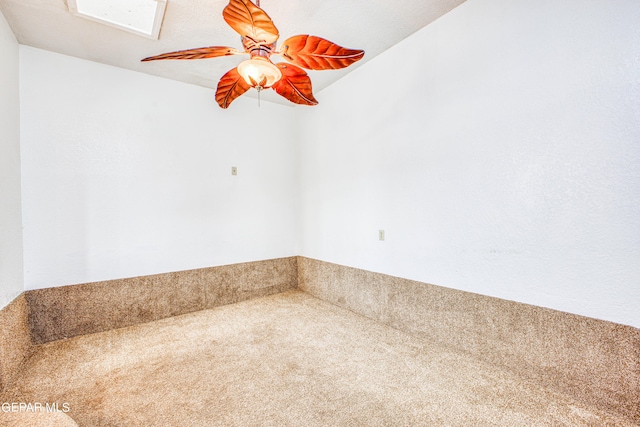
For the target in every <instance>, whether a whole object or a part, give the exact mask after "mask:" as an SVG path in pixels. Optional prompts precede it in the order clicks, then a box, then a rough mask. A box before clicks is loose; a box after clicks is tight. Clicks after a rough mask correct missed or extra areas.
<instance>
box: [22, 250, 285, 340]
mask: <svg viewBox="0 0 640 427" xmlns="http://www.w3.org/2000/svg"><path fill="white" fill-rule="evenodd" d="M296 287H297V258H296V257H289V258H278V259H271V260H266V261H254V262H245V263H240V264H231V265H224V266H220V267H210V268H201V269H197V270H187V271H179V272H175V273H164V274H155V275H152V276H142V277H134V278H130V279H119V280H109V281H105V282H95V283H88V284H83V285H72V286H62V287H57V288H46V289H38V290H32V291H26V292H25V298H26V300H27V303H28V305H29V323H30V325H31V334H32V340H33V343H34V344H43V343H46V342H50V341H55V340H59V339H65V338H71V337H75V336H78V335H85V334H91V333H94V332H102V331H107V330H110V329H116V328H122V327H125V326H131V325H136V324H138V323H145V322H151V321H153V320H158V319H163V318H166V317H171V316H177V315H180V314H186V313H191V312H194V311H199V310H205V309H208V308H213V307H217V306H220V305H226V304H233V303H236V302H239V301H244V300H247V299H251V298H257V297H262V296H266V295H271V294H275V293H279V292H284V291H287V290H290V289H295V288H296Z"/></svg>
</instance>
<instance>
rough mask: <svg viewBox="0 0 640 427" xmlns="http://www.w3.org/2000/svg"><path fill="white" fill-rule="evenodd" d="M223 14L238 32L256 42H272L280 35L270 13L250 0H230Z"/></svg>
mask: <svg viewBox="0 0 640 427" xmlns="http://www.w3.org/2000/svg"><path fill="white" fill-rule="evenodd" d="M222 16H223V17H224V20H225V21H227V24H229V25H230V26H231V28H233V29H234V30H235V31H236V32H237V33H238V34H240V35H241V36H243V37H249V38H251V39H252V40H253V41H255V42H262V41H264V42H266V43H268V44H271V43H274V42H275V41H276V40H278V37H279V36H280V33H279V32H278V29H277V28H276V26H275V25H274V24H273V21H272V20H271V18H269V15H267V13H266V12H265V11H264V10H262V9H260V8H259V7H258V6H256V5H255V4H253V3H252V2H251V1H250V0H230V1H229V4H228V5H227V7H225V8H224V10H223V11H222Z"/></svg>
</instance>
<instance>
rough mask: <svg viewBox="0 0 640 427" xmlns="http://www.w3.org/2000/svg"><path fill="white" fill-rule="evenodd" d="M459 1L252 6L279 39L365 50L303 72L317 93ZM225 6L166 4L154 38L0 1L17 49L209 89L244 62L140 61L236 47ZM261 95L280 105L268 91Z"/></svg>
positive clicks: (204, 0)
mask: <svg viewBox="0 0 640 427" xmlns="http://www.w3.org/2000/svg"><path fill="white" fill-rule="evenodd" d="M463 2H464V0H350V1H344V0H286V1H283V0H262V1H261V4H260V5H261V7H262V9H264V10H265V11H266V12H267V13H268V14H269V16H270V17H271V19H272V20H273V21H274V23H275V24H276V27H278V30H279V31H280V41H284V40H285V39H286V38H288V37H290V36H293V35H297V34H312V35H316V36H320V37H323V38H326V39H328V40H331V41H333V42H335V43H337V44H339V45H341V46H344V47H348V48H354V49H364V50H365V52H366V53H365V56H364V58H363V59H362V60H361V61H360V62H358V63H356V64H354V65H352V66H351V67H349V68H348V69H343V70H330V71H310V72H309V75H310V76H311V80H312V82H313V88H314V92H315V93H316V94H317V93H318V92H319V91H320V90H322V89H323V88H325V87H327V86H328V85H330V84H331V83H333V82H335V81H336V80H338V79H339V78H341V77H342V76H344V75H345V74H346V73H348V72H350V71H352V70H354V69H355V68H357V67H359V66H361V65H362V64H363V63H365V62H367V61H369V60H371V59H372V58H374V57H375V56H376V55H378V54H380V53H381V52H383V51H384V50H386V49H388V48H389V47H391V46H393V45H394V44H396V43H398V42H399V41H401V40H402V39H404V38H406V37H407V36H409V35H410V34H412V33H414V32H416V31H417V30H419V29H420V28H422V27H424V26H425V25H427V24H429V23H430V22H432V21H434V20H436V19H437V18H439V17H440V16H442V15H444V14H445V13H447V12H449V11H450V10H451V9H453V8H454V7H456V6H458V5H459V4H461V3H463ZM227 3H228V0H167V9H166V12H165V17H164V22H163V25H162V29H161V31H160V38H159V40H151V39H147V38H144V37H141V36H138V35H135V34H131V33H128V32H125V31H122V30H118V29H116V28H113V27H109V26H106V25H102V24H99V23H96V22H92V21H89V20H86V19H83V18H80V17H76V16H73V15H71V13H69V11H68V7H67V3H66V1H65V0H0V10H1V11H2V13H3V14H4V16H5V17H6V19H7V21H8V22H9V25H10V26H11V28H12V30H13V32H14V34H15V35H16V38H17V39H18V42H19V43H21V44H23V45H28V46H33V47H37V48H40V49H45V50H49V51H53V52H58V53H61V54H65V55H70V56H75V57H78V58H83V59H87V60H90V61H95V62H100V63H103V64H109V65H113V66H116V67H121V68H126V69H130V70H134V71H140V72H143V73H147V74H153V75H157V76H162V77H166V78H169V79H174V80H179V81H183V82H187V83H192V84H196V85H200V86H204V87H209V88H213V89H215V88H216V86H217V84H218V80H219V79H220V77H222V75H223V74H224V73H226V72H227V71H228V70H229V69H231V68H233V67H234V66H236V65H237V64H238V63H239V62H240V61H241V60H242V59H243V58H244V57H241V56H230V57H222V58H213V59H203V60H194V61H157V62H146V63H141V62H140V59H142V58H144V57H147V56H151V55H157V54H160V53H164V52H169V51H174V50H182V49H189V48H196V47H203V46H213V45H222V46H231V47H235V48H237V49H240V50H242V44H241V42H240V36H239V35H238V34H237V33H235V32H234V31H233V30H232V29H231V28H230V27H229V26H228V25H227V24H226V22H225V21H224V20H223V18H222V9H224V7H225V6H226V5H227ZM274 59H275V60H278V59H279V57H274ZM250 92H251V93H253V94H255V92H256V91H250ZM263 96H264V98H263V99H267V100H270V101H276V102H281V103H285V104H286V103H288V101H286V100H284V99H283V98H280V97H278V96H277V95H276V94H275V93H273V92H272V91H267V92H266V93H263ZM318 99H319V101H320V102H322V100H321V98H318Z"/></svg>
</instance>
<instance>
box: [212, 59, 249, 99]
mask: <svg viewBox="0 0 640 427" xmlns="http://www.w3.org/2000/svg"><path fill="white" fill-rule="evenodd" d="M250 88H251V86H249V84H248V83H247V82H246V81H245V80H244V79H243V78H242V76H241V75H240V74H238V69H237V68H233V69H231V70H229V71H228V72H227V74H225V75H224V76H222V78H221V79H220V81H219V82H218V89H217V90H216V102H217V103H218V105H219V106H220V107H222V108H228V107H229V105H231V103H232V102H233V101H234V100H235V99H236V98H237V97H239V96H240V95H242V94H243V93H245V92H246V91H248V90H249V89H250Z"/></svg>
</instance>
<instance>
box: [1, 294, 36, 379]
mask: <svg viewBox="0 0 640 427" xmlns="http://www.w3.org/2000/svg"><path fill="white" fill-rule="evenodd" d="M28 312H29V310H28V307H27V302H26V300H25V298H24V295H20V296H19V297H18V298H16V299H14V300H13V301H12V302H11V303H10V304H9V305H7V306H6V307H4V308H2V309H0V391H2V389H4V388H6V387H7V384H10V383H11V382H12V380H14V379H15V377H16V375H17V373H18V370H19V369H20V366H21V365H22V362H23V361H24V360H25V359H26V358H27V357H28V356H29V354H30V353H31V350H32V346H31V334H30V330H29V319H28Z"/></svg>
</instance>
